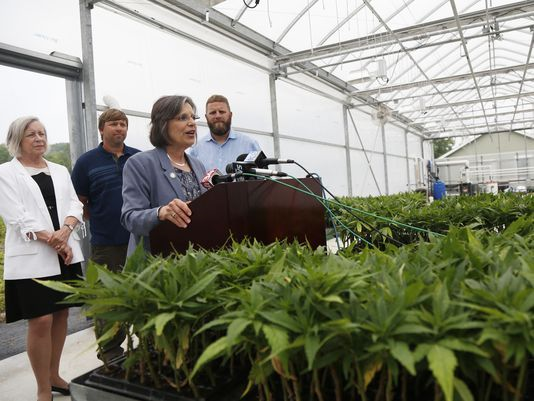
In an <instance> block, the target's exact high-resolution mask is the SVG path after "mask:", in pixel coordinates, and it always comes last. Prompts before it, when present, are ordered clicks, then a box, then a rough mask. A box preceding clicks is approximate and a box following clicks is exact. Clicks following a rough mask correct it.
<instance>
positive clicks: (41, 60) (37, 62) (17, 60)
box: [0, 42, 82, 79]
mask: <svg viewBox="0 0 534 401" xmlns="http://www.w3.org/2000/svg"><path fill="white" fill-rule="evenodd" d="M0 64H3V65H7V66H9V67H15V68H21V69H24V70H28V71H34V72H39V73H43V72H44V73H47V74H50V75H53V76H55V77H61V78H66V77H69V78H75V79H80V77H81V73H82V62H81V60H80V59H79V58H78V57H74V56H68V55H66V54H65V55H62V54H61V53H52V54H51V55H49V56H48V55H45V54H43V53H37V52H34V51H31V50H27V49H22V48H19V47H15V46H11V45H8V44H5V43H1V42H0Z"/></svg>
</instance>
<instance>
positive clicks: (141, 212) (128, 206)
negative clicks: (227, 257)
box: [121, 148, 206, 255]
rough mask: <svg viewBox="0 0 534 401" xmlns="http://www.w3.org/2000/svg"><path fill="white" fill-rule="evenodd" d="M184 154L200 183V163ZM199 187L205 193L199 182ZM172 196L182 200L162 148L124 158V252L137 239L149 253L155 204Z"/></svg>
mask: <svg viewBox="0 0 534 401" xmlns="http://www.w3.org/2000/svg"><path fill="white" fill-rule="evenodd" d="M186 157H187V160H188V162H189V165H190V166H191V168H192V169H193V172H194V173H195V175H196V177H197V180H198V181H199V183H200V181H201V180H202V178H203V177H204V175H205V174H206V169H205V168H204V165H203V164H202V162H201V161H200V160H198V159H196V158H194V157H192V156H189V155H186ZM200 190H201V192H202V193H204V192H206V189H205V188H204V187H203V186H202V185H201V186H200ZM175 198H178V199H182V200H184V199H185V195H184V192H183V190H182V186H181V184H180V181H179V180H178V178H177V177H176V175H175V173H174V168H173V167H172V165H171V162H170V160H169V158H168V157H167V153H166V151H165V149H162V148H154V149H152V150H147V151H145V152H139V153H136V154H135V155H133V156H131V157H130V158H129V159H128V161H127V162H126V164H125V165H124V171H123V182H122V211H121V224H122V225H123V227H124V228H126V230H128V231H129V232H130V241H129V244H128V255H130V254H131V253H132V252H133V251H134V249H135V247H136V246H137V244H138V243H139V242H140V241H141V238H143V244H144V248H145V250H147V251H148V252H150V241H149V237H148V235H149V233H150V231H151V230H152V229H153V228H154V227H156V225H158V224H159V222H160V221H159V220H158V216H157V210H158V207H160V206H165V205H166V204H167V203H169V202H170V201H171V200H173V199H175ZM193 218H194V217H193Z"/></svg>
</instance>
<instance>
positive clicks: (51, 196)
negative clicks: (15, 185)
mask: <svg viewBox="0 0 534 401" xmlns="http://www.w3.org/2000/svg"><path fill="white" fill-rule="evenodd" d="M32 178H33V179H34V180H35V182H36V183H37V185H39V189H40V190H41V193H42V194H43V198H44V201H45V204H46V208H47V209H48V213H50V218H51V219H52V224H53V225H54V230H56V231H57V230H59V229H60V225H59V218H58V215H57V203H56V193H55V192H54V183H53V182H52V177H51V176H49V175H48V174H45V173H39V174H35V175H32Z"/></svg>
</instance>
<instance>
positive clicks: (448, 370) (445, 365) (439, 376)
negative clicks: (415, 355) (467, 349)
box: [427, 344, 457, 401]
mask: <svg viewBox="0 0 534 401" xmlns="http://www.w3.org/2000/svg"><path fill="white" fill-rule="evenodd" d="M427 359H428V365H429V367H430V370H431V371H432V374H433V375H434V377H435V378H436V380H437V381H438V383H439V385H440V386H441V389H442V390H443V394H445V400H446V401H453V395H454V369H455V368H456V365H457V360H456V357H455V356H454V352H452V351H451V350H450V349H447V348H445V347H442V346H441V345H438V344H434V345H432V346H431V347H430V351H429V352H428V355H427Z"/></svg>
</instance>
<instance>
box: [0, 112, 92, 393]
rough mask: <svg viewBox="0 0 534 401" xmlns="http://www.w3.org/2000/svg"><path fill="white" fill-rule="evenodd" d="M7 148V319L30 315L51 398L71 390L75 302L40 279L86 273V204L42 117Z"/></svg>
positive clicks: (41, 375)
mask: <svg viewBox="0 0 534 401" xmlns="http://www.w3.org/2000/svg"><path fill="white" fill-rule="evenodd" d="M6 145H7V149H8V150H9V153H10V154H11V155H12V156H13V159H12V160H11V161H9V162H7V163H4V164H2V165H0V216H2V219H3V220H4V223H5V226H6V238H5V254H4V279H5V301H6V302H5V304H6V322H7V323H11V322H15V321H17V320H22V319H27V320H28V332H27V333H28V334H27V338H26V351H27V353H28V357H29V359H30V364H31V366H32V369H33V373H34V375H35V379H36V382H37V399H38V401H49V400H51V399H52V392H59V393H61V394H65V395H68V394H69V389H68V383H67V382H66V381H65V380H64V379H63V378H62V377H61V376H60V375H59V363H60V359H61V353H62V350H63V345H64V343H65V338H66V335H67V317H68V315H69V306H70V305H66V304H61V303H60V302H61V301H63V299H64V298H65V296H66V295H67V294H65V293H61V292H58V291H55V290H52V289H50V288H48V287H45V286H43V285H42V284H40V283H38V282H37V281H34V279H40V280H51V281H64V280H74V279H77V278H79V277H81V275H82V270H81V265H80V262H81V261H82V260H83V255H82V249H81V246H80V241H79V240H80V237H79V236H78V234H77V232H76V231H77V230H78V228H77V226H78V225H80V224H81V222H82V210H83V205H82V203H81V202H80V201H79V200H78V197H77V196H76V192H75V191H74V187H73V186H72V182H71V180H70V174H69V172H68V170H67V169H66V168H65V167H64V166H61V165H59V164H56V163H52V162H49V161H47V160H46V159H45V158H44V154H45V152H46V150H47V148H48V141H47V134H46V129H45V127H44V126H43V124H42V123H41V121H39V119H38V118H37V117H33V116H28V117H20V118H18V119H16V120H15V121H13V122H12V123H11V125H10V126H9V130H8V133H7V139H6Z"/></svg>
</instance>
